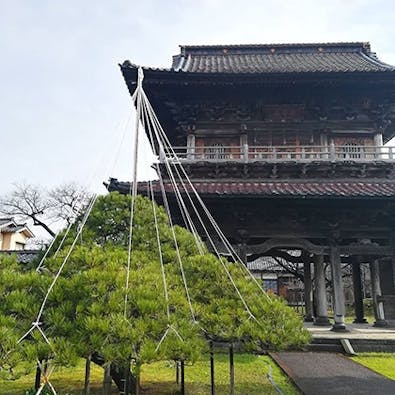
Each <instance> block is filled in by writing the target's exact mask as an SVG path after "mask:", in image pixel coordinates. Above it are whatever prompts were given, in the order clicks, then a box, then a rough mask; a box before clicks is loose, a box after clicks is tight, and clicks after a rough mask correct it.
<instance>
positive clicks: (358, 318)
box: [351, 257, 368, 324]
mask: <svg viewBox="0 0 395 395" xmlns="http://www.w3.org/2000/svg"><path fill="white" fill-rule="evenodd" d="M351 265H352V284H353V288H354V308H355V319H354V323H356V324H367V323H368V322H367V321H366V319H365V313H364V307H363V292H362V279H361V259H360V258H359V257H352V263H351Z"/></svg>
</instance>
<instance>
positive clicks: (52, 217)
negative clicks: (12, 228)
mask: <svg viewBox="0 0 395 395" xmlns="http://www.w3.org/2000/svg"><path fill="white" fill-rule="evenodd" d="M89 197H90V195H89V193H88V192H87V190H86V189H85V188H84V187H82V186H80V185H78V184H75V183H70V184H64V185H61V186H59V187H56V188H54V189H52V190H51V191H47V190H46V189H45V188H42V187H41V186H38V185H30V184H16V185H15V189H14V190H13V191H12V192H11V193H10V194H8V195H5V196H3V197H1V198H0V214H1V215H6V216H9V217H13V218H16V219H17V220H19V221H24V222H28V221H32V222H33V225H34V226H40V227H42V228H43V229H45V230H46V231H47V232H48V233H49V234H50V235H51V236H52V237H54V236H55V230H54V227H53V225H54V223H56V222H59V221H65V222H66V223H68V224H69V223H70V221H72V220H73V219H74V218H75V217H76V216H77V215H79V214H80V213H81V211H82V210H83V208H84V207H85V205H86V203H87V202H88V200H89Z"/></svg>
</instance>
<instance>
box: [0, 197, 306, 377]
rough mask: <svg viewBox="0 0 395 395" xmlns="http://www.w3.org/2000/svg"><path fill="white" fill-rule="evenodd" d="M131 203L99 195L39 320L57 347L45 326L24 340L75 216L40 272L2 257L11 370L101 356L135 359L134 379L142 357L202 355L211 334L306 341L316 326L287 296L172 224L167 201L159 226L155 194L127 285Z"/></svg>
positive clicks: (142, 211) (2, 327)
mask: <svg viewBox="0 0 395 395" xmlns="http://www.w3.org/2000/svg"><path fill="white" fill-rule="evenodd" d="M130 203H131V197H130V196H124V195H120V194H118V193H111V194H108V195H106V196H103V197H100V198H99V199H98V200H97V202H96V204H95V206H94V208H93V210H92V212H91V214H90V216H89V219H88V221H87V223H86V225H85V227H84V230H83V232H82V235H81V240H80V241H79V244H78V245H77V246H76V247H75V248H74V250H73V252H72V254H71V255H70V258H69V259H68V261H67V264H66V265H65V266H64V270H63V272H62V274H61V276H60V277H59V279H58V281H57V283H56V285H55V286H54V288H53V290H52V292H51V293H50V295H49V298H48V302H47V305H46V307H45V310H44V314H43V316H42V324H41V326H40V327H41V328H42V329H43V331H44V332H45V334H46V336H47V337H48V338H49V339H50V343H51V346H49V345H48V344H47V343H46V342H45V340H44V339H43V337H42V336H41V334H40V333H39V332H38V331H33V332H32V333H31V336H28V337H27V338H26V339H24V340H23V341H22V342H21V343H20V344H18V345H17V344H16V343H17V340H18V338H20V337H21V336H22V335H23V333H24V332H26V330H27V329H28V328H29V327H30V325H31V322H33V321H34V320H35V316H36V315H37V311H38V309H39V307H40V303H41V301H42V299H43V297H44V295H45V293H46V290H47V288H48V286H49V283H50V282H51V281H52V279H53V278H54V276H55V275H56V272H57V270H58V269H59V267H60V265H61V264H62V262H63V260H64V258H65V257H66V255H67V253H68V251H69V248H70V245H71V243H72V240H73V238H74V237H75V234H76V229H77V224H76V225H75V228H74V229H73V230H72V232H70V234H69V235H68V237H67V238H66V242H65V244H64V245H63V247H62V248H61V250H60V251H59V254H58V255H57V256H56V257H54V256H52V257H49V258H48V259H47V261H46V264H45V269H44V270H43V271H42V272H41V274H39V273H37V272H35V271H29V270H24V269H23V268H22V267H20V266H18V265H17V263H16V262H15V260H13V259H12V258H4V257H2V258H0V295H1V297H2V300H3V301H4V303H3V304H2V305H1V306H0V344H1V346H2V347H1V351H0V352H1V353H2V355H1V357H2V363H1V366H0V367H1V372H2V374H3V375H4V374H5V372H7V375H14V374H16V372H17V371H19V372H21V368H23V367H24V366H26V365H27V362H29V361H32V360H35V359H38V360H43V359H49V360H51V362H52V363H55V364H59V365H72V364H73V363H75V362H76V361H77V360H78V358H80V357H83V358H90V357H92V356H93V360H95V357H96V361H97V360H100V361H101V363H102V364H106V365H111V366H113V367H115V368H114V371H118V372H121V373H120V374H123V371H122V369H123V368H122V367H125V366H126V367H129V366H132V373H133V376H134V377H135V378H136V377H138V375H139V371H140V367H141V365H142V364H144V363H149V362H152V361H155V360H163V359H168V360H181V361H187V362H191V363H192V362H194V361H195V360H196V359H198V358H199V356H200V355H201V354H202V353H203V352H205V351H206V350H207V344H208V343H207V340H220V341H227V342H229V343H236V342H238V343H240V342H241V343H243V344H244V346H245V347H246V348H248V349H250V350H259V349H261V348H262V347H268V346H270V347H272V348H277V349H281V348H286V347H288V346H290V345H293V346H300V345H303V344H305V343H306V341H307V340H308V334H307V332H306V331H305V330H304V329H303V326H302V323H301V320H300V319H299V317H298V316H297V315H296V313H295V312H294V311H293V310H292V309H291V308H289V307H287V306H286V305H285V303H284V302H283V301H282V300H281V299H279V298H277V297H274V296H270V298H269V297H267V296H265V295H264V294H263V293H262V292H261V291H260V290H259V289H258V287H257V284H256V283H254V282H252V281H251V279H250V278H248V276H247V275H246V271H245V268H243V267H242V266H241V265H240V264H237V263H230V262H228V261H226V260H224V259H223V260H222V261H221V260H220V259H218V258H217V257H215V256H214V255H212V254H210V253H209V252H208V250H207V249H204V251H203V254H201V253H200V252H199V249H198V248H197V246H196V240H195V238H194V237H193V235H192V234H191V233H189V232H188V231H187V230H185V229H184V228H181V227H178V226H175V227H174V229H171V228H170V226H169V222H168V218H167V216H166V213H165V211H164V209H163V208H162V207H159V206H155V212H156V215H157V228H156V224H155V219H154V211H153V205H152V202H151V201H150V200H149V199H147V198H144V197H141V196H138V197H136V200H135V215H134V220H133V233H132V236H133V237H132V245H131V247H132V248H131V256H130V258H131V259H130V277H129V286H128V289H127V290H126V289H125V284H126V276H127V262H128V240H129V227H130V225H129V220H130ZM156 229H158V231H159V235H160V243H159V244H160V249H161V253H162V257H163V267H164V275H165V280H166V283H167V287H165V286H164V281H163V280H164V277H163V275H162V271H161V263H160V259H159V253H158V241H157V232H156ZM173 230H174V233H175V235H176V240H177V243H175V241H174V238H173ZM176 247H178V251H179V254H180V257H181V262H182V265H183V269H184V271H185V279H186V284H185V283H184V282H183V280H182V276H181V273H180V262H179V260H178V256H177V249H176ZM224 266H225V267H226V268H227V270H228V271H229V272H230V274H231V276H232V278H233V279H234V284H232V283H231V282H230V281H229V278H228V275H227V273H226V271H225V269H224ZM185 285H186V286H187V287H185ZM187 291H188V293H189V297H190V300H191V305H190V304H189V302H188V297H187V296H188V295H187ZM166 292H167V295H168V300H166V298H165V294H166ZM238 293H240V294H241V295H242V298H241V297H240V296H239V294H238ZM125 300H126V304H125ZM18 365H19V370H17V369H16V368H17V366H18ZM134 382H136V380H134ZM119 385H120V384H119Z"/></svg>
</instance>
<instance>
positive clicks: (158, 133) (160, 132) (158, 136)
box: [143, 92, 266, 320]
mask: <svg viewBox="0 0 395 395" xmlns="http://www.w3.org/2000/svg"><path fill="white" fill-rule="evenodd" d="M143 97H144V101H145V104H146V106H147V109H148V112H149V116H150V120H151V122H153V125H154V127H153V129H154V133H155V137H156V139H157V141H158V144H159V146H160V147H161V146H164V147H165V149H167V148H168V146H170V147H171V145H170V143H169V144H163V140H162V138H164V136H165V134H164V132H163V129H162V127H161V125H160V122H159V120H158V118H157V117H156V114H155V113H154V111H153V109H152V106H151V104H150V103H149V100H148V98H147V96H146V95H145V93H144V92H143ZM155 126H156V127H155ZM166 139H167V137H166ZM165 143H166V141H165ZM172 154H173V155H174V157H175V158H177V159H178V157H177V155H176V153H175V152H174V150H172ZM164 163H165V165H166V168H167V170H168V173H169V176H170V180H171V183H172V186H173V188H174V190H175V191H176V193H178V194H179V196H180V200H183V199H182V196H181V194H180V192H179V189H178V185H177V183H176V181H175V178H174V174H173V172H172V170H171V167H170V165H169V160H168V156H166V155H165V157H164ZM177 164H178V165H179V166H180V168H183V167H182V164H181V163H180V161H179V160H178V163H177ZM159 173H160V171H159ZM185 174H186V173H185ZM186 178H187V180H188V181H189V182H190V179H189V177H188V176H187V175H186ZM180 179H181V177H180ZM184 207H185V205H184ZM203 209H205V211H208V210H207V208H205V206H204V207H203ZM206 214H207V213H206ZM208 218H209V219H210V221H212V220H213V218H212V217H211V218H210V216H208ZM202 224H203V221H202ZM213 225H214V227H215V224H213ZM203 226H204V224H203ZM204 227H205V226H204ZM213 244H214V243H213ZM216 251H217V250H216ZM217 254H218V251H217ZM218 258H219V260H220V262H221V265H222V267H223V269H224V271H225V273H226V275H227V277H228V279H229V281H230V282H231V284H232V286H233V287H234V289H235V291H236V293H237V295H238V296H239V298H240V300H241V302H242V304H243V306H244V308H245V309H246V311H247V313H248V314H249V315H250V316H251V317H252V318H254V319H255V320H257V319H256V317H255V316H254V315H253V313H252V312H251V309H250V308H249V307H248V304H247V302H246V301H245V299H244V297H243V296H242V294H241V292H240V290H239V288H238V287H237V285H236V283H235V281H234V279H233V277H232V275H231V273H230V272H229V270H228V268H227V267H226V265H225V263H224V262H223V259H222V258H221V257H220V256H219V254H218ZM265 295H266V294H265Z"/></svg>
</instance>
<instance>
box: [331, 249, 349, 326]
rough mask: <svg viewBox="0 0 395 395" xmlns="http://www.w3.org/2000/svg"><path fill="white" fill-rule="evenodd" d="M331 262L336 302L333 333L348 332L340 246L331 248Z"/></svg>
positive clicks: (334, 300) (334, 299)
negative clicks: (345, 318) (345, 320)
mask: <svg viewBox="0 0 395 395" xmlns="http://www.w3.org/2000/svg"><path fill="white" fill-rule="evenodd" d="M330 261H331V271H332V283H333V302H334V319H335V323H334V324H333V326H332V329H331V330H332V331H339V332H340V331H343V332H344V331H346V330H347V329H346V324H345V323H344V316H345V306H344V290H343V279H342V272H341V258H340V253H339V248H338V246H331V247H330Z"/></svg>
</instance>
